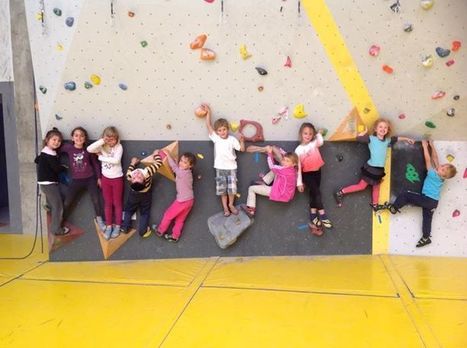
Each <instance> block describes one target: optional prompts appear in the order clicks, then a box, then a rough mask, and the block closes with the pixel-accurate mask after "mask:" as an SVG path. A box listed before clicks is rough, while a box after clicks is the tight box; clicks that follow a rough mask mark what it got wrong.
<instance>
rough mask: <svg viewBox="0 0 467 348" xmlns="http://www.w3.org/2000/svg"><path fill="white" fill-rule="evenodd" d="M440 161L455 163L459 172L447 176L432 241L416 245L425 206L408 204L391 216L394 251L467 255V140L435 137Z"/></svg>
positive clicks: (401, 252)
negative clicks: (439, 139)
mask: <svg viewBox="0 0 467 348" xmlns="http://www.w3.org/2000/svg"><path fill="white" fill-rule="evenodd" d="M435 147H436V149H437V150H438V156H439V161H440V163H448V159H447V158H448V155H450V156H453V157H454V158H453V159H452V162H451V163H452V164H453V165H455V166H456V168H457V175H456V176H455V177H454V178H451V179H449V180H446V181H445V183H444V186H443V190H442V191H441V198H440V201H439V204H438V208H437V209H436V211H435V214H434V216H433V224H432V233H431V234H432V238H431V240H432V244H430V245H428V246H425V247H423V248H416V247H415V245H416V244H417V241H418V240H419V239H420V238H421V236H422V210H421V208H417V207H409V206H407V207H404V208H402V209H401V213H400V214H397V215H393V216H391V228H390V230H391V233H390V243H389V244H390V247H389V248H390V252H391V253H394V254H413V255H426V256H463V257H466V256H467V229H466V227H465V226H467V194H466V193H467V178H466V177H465V176H466V171H467V157H466V156H465V154H466V153H467V143H466V142H454V141H451V142H448V141H435Z"/></svg>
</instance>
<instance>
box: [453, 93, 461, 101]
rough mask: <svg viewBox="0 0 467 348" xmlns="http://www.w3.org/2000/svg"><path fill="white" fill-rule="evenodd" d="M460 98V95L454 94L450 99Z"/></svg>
mask: <svg viewBox="0 0 467 348" xmlns="http://www.w3.org/2000/svg"><path fill="white" fill-rule="evenodd" d="M460 98H461V96H460V95H458V94H456V95H455V96H454V97H452V99H454V100H459V99H460Z"/></svg>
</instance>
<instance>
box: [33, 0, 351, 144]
mask: <svg viewBox="0 0 467 348" xmlns="http://www.w3.org/2000/svg"><path fill="white" fill-rule="evenodd" d="M73 3H74V4H75V6H76V9H77V10H78V9H81V11H80V13H79V14H78V13H75V14H74V15H75V16H76V18H75V24H74V26H73V27H72V28H68V27H66V26H64V25H62V23H61V22H62V20H63V19H64V18H63V17H64V16H62V18H61V19H59V18H56V16H54V14H53V13H52V14H50V12H51V11H52V9H53V7H60V6H62V5H64V4H65V2H64V1H62V2H60V1H56V2H54V1H47V2H46V4H47V9H46V10H47V16H46V18H48V21H47V24H48V25H49V26H50V27H49V30H48V31H47V33H46V34H45V35H42V33H41V23H40V22H39V21H37V20H35V19H32V20H31V22H30V31H31V33H32V35H31V41H32V42H33V43H34V47H33V50H34V53H35V54H34V61H35V66H36V67H37V69H36V70H37V71H38V75H37V76H36V83H37V85H38V86H39V85H51V86H57V88H56V91H52V93H47V94H46V95H41V96H40V97H41V98H40V106H41V111H42V112H41V118H42V119H43V120H46V121H44V124H45V125H46V127H44V128H43V131H45V128H50V127H52V126H58V127H59V128H60V129H63V130H64V131H65V132H68V131H69V130H71V129H72V128H73V127H74V126H76V125H78V124H79V125H82V126H84V127H86V128H88V129H89V131H90V134H91V136H93V137H96V136H98V134H99V133H100V131H101V130H102V129H103V128H104V127H105V126H107V125H109V124H113V125H115V126H117V127H118V128H119V129H120V131H121V133H122V138H124V139H129V140H151V139H158V140H160V139H162V140H171V139H183V140H195V139H196V140H203V139H207V136H206V130H205V126H204V123H203V121H202V120H199V119H196V118H195V116H194V114H193V109H194V108H195V107H196V106H197V105H198V104H199V103H201V102H208V103H210V105H211V106H212V109H213V112H214V117H221V116H222V117H225V118H227V119H228V120H229V121H236V122H238V121H239V120H240V119H251V120H256V121H259V122H261V123H262V125H263V127H264V128H265V137H266V139H267V140H274V139H296V137H297V131H298V127H299V125H300V124H301V122H303V121H304V120H307V121H311V122H313V123H315V124H316V125H317V126H319V127H325V128H327V129H329V130H330V131H332V130H333V129H335V128H336V127H337V125H338V123H339V121H340V120H341V119H342V118H343V117H345V115H346V114H347V113H348V112H349V111H350V110H351V108H352V105H351V104H350V101H349V99H348V98H347V95H346V94H345V91H344V90H343V88H342V87H341V85H340V83H339V81H338V79H337V76H336V74H335V73H334V70H333V68H332V66H331V64H330V63H329V61H328V59H327V57H326V55H325V52H324V49H323V48H322V45H321V43H320V41H319V39H318V38H317V36H316V34H315V32H314V30H313V28H312V27H311V25H310V23H309V20H308V18H307V17H306V14H305V13H304V11H301V13H299V12H298V8H297V4H296V3H293V2H251V1H247V0H239V1H235V2H231V1H223V6H222V2H221V1H220V0H219V1H215V2H213V3H207V2H205V1H182V0H177V1H165V0H164V1H162V0H157V1H156V0H154V1H148V0H145V1H142V0H141V1H130V0H118V1H113V4H114V6H113V15H112V14H111V6H110V4H111V3H112V1H110V0H109V1H75V2H73ZM78 3H82V6H81V5H78ZM28 4H29V8H33V9H34V10H37V2H36V1H29V2H28ZM281 6H282V7H283V8H282V11H281V10H280V7H281ZM222 7H223V11H222ZM129 11H130V12H133V13H134V16H133V17H130V16H129V15H128V12H129ZM30 12H32V11H30ZM33 15H34V14H33V13H31V14H30V16H31V18H32V17H33ZM78 15H79V16H78ZM78 17H79V18H78ZM53 23H54V25H52V24H53ZM58 24H60V25H61V27H59V26H58ZM71 30H74V34H73V35H74V36H73V38H72V43H71V45H70V47H68V46H67V47H66V48H67V49H68V51H64V52H58V51H57V50H56V49H55V45H56V42H57V41H59V40H58V38H57V37H58V35H63V34H60V32H62V31H66V32H71ZM203 33H205V34H207V35H208V39H207V41H206V43H205V47H206V48H210V49H212V50H214V51H215V52H216V54H217V59H216V60H215V61H211V62H208V61H201V60H200V59H199V55H200V52H199V50H191V49H190V47H189V44H190V42H191V41H193V40H194V39H195V38H196V36H198V35H199V34H203ZM142 41H145V42H147V46H146V47H142V44H141V42H142ZM70 42H71V40H70ZM242 44H245V45H246V47H247V50H248V52H249V53H250V54H251V58H249V59H247V60H243V59H242V58H241V56H240V53H239V49H240V46H241V45H242ZM65 55H66V63H65V64H64V68H61V67H60V64H62V62H61V60H60V62H57V59H61V57H64V56H65ZM287 56H289V57H290V58H291V61H292V66H291V67H284V64H285V62H286V59H287ZM256 66H261V67H263V68H264V69H266V70H267V71H268V75H266V76H261V75H259V74H258V73H257V71H256V70H255V67H256ZM59 69H61V71H58V70H59ZM91 74H96V75H98V76H99V77H100V78H101V83H100V84H99V85H95V86H94V87H93V88H90V89H85V88H84V87H83V84H84V82H85V81H90V75H91ZM68 81H74V82H75V83H76V85H77V88H76V90H75V91H68V90H65V89H64V88H63V85H64V83H66V82H68ZM121 83H124V84H125V85H126V86H127V87H128V88H127V90H126V91H124V90H122V89H121V88H119V84H121ZM258 87H263V90H262V91H259V90H258ZM39 94H40V92H39ZM297 104H304V106H305V111H306V112H307V113H308V115H309V116H308V117H307V118H305V119H301V120H298V119H295V118H294V117H293V116H292V111H293V108H294V106H295V105H297ZM50 105H51V107H49V106H50ZM284 106H288V107H289V110H290V115H289V118H288V119H285V118H284V119H282V120H281V121H279V123H277V124H276V125H273V124H272V117H273V116H275V115H276V114H277V112H278V111H279V110H280V109H281V108H282V107H284ZM55 115H58V118H61V119H60V120H56V117H55ZM168 128H170V129H168Z"/></svg>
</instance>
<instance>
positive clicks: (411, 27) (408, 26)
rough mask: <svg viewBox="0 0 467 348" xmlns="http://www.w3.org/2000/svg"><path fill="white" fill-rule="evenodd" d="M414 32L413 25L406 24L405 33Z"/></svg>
mask: <svg viewBox="0 0 467 348" xmlns="http://www.w3.org/2000/svg"><path fill="white" fill-rule="evenodd" d="M412 30H413V25H412V24H410V23H405V24H404V31H405V32H406V33H410V32H411V31H412Z"/></svg>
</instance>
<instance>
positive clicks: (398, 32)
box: [326, 0, 467, 140]
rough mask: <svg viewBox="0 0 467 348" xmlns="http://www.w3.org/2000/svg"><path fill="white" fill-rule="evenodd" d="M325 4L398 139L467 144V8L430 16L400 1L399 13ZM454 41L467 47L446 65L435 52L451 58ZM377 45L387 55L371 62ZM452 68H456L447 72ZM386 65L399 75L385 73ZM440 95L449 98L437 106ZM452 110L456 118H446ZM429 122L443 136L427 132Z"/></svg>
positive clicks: (451, 6)
mask: <svg viewBox="0 0 467 348" xmlns="http://www.w3.org/2000/svg"><path fill="white" fill-rule="evenodd" d="M326 3H327V5H328V6H329V8H330V10H331V12H332V14H333V16H334V18H335V21H336V23H337V24H338V25H339V28H340V32H341V34H342V35H343V37H344V39H345V41H346V43H347V48H348V49H349V51H350V52H351V54H352V57H353V59H354V61H355V63H356V64H357V66H358V69H359V71H360V74H361V76H362V78H363V79H364V81H365V83H366V86H367V88H368V89H369V91H370V94H371V96H372V98H373V101H374V103H375V104H376V106H377V108H378V112H379V114H380V115H382V116H385V117H388V118H389V119H391V120H392V122H393V125H394V127H395V130H396V132H397V133H398V134H408V135H412V136H421V135H423V134H431V135H432V136H433V137H434V138H435V139H439V140H467V131H466V130H467V117H466V115H467V100H466V99H467V93H466V91H467V80H466V77H467V74H466V71H467V59H466V58H467V55H466V54H467V50H466V47H465V45H466V44H467V22H466V20H465V14H466V13H467V1H465V0H443V1H434V5H433V7H432V8H431V9H429V10H424V9H423V8H422V7H421V6H420V1H419V0H412V1H408V0H400V1H399V4H400V9H399V12H393V11H392V10H391V9H390V7H391V5H392V4H394V3H396V0H359V1H340V0H327V1H326ZM406 24H412V27H413V30H412V31H411V32H405V31H404V25H406ZM453 41H460V42H461V44H462V45H464V46H463V47H461V48H460V49H459V50H458V51H451V52H450V54H449V56H447V57H445V58H440V57H439V56H438V55H437V53H436V52H435V49H436V47H442V48H445V49H450V50H451V46H452V42H453ZM372 45H377V46H379V47H380V53H379V55H378V56H376V57H375V56H371V55H370V54H369V48H370V47H371V46H372ZM427 55H432V56H433V65H432V67H431V68H427V67H424V66H423V65H422V60H423V57H425V56H427ZM451 60H452V61H453V64H452V65H450V66H447V65H446V63H447V62H448V61H451ZM384 64H387V65H389V66H390V67H392V68H393V69H394V72H393V73H392V74H387V73H386V72H384V71H383V70H382V66H383V65H384ZM437 91H444V92H445V93H446V95H445V96H444V97H443V98H440V99H434V100H433V99H431V97H432V95H433V94H434V93H435V92H437ZM455 96H459V99H458V100H455ZM456 99H457V98H456ZM450 108H454V109H455V116H454V117H449V116H447V111H448V110H449V109H450ZM402 114H403V115H405V117H404V116H402V117H403V118H402V119H401V118H399V115H402ZM427 121H430V122H432V123H433V124H434V125H435V126H436V128H434V129H433V128H428V127H426V126H425V122H427Z"/></svg>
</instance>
